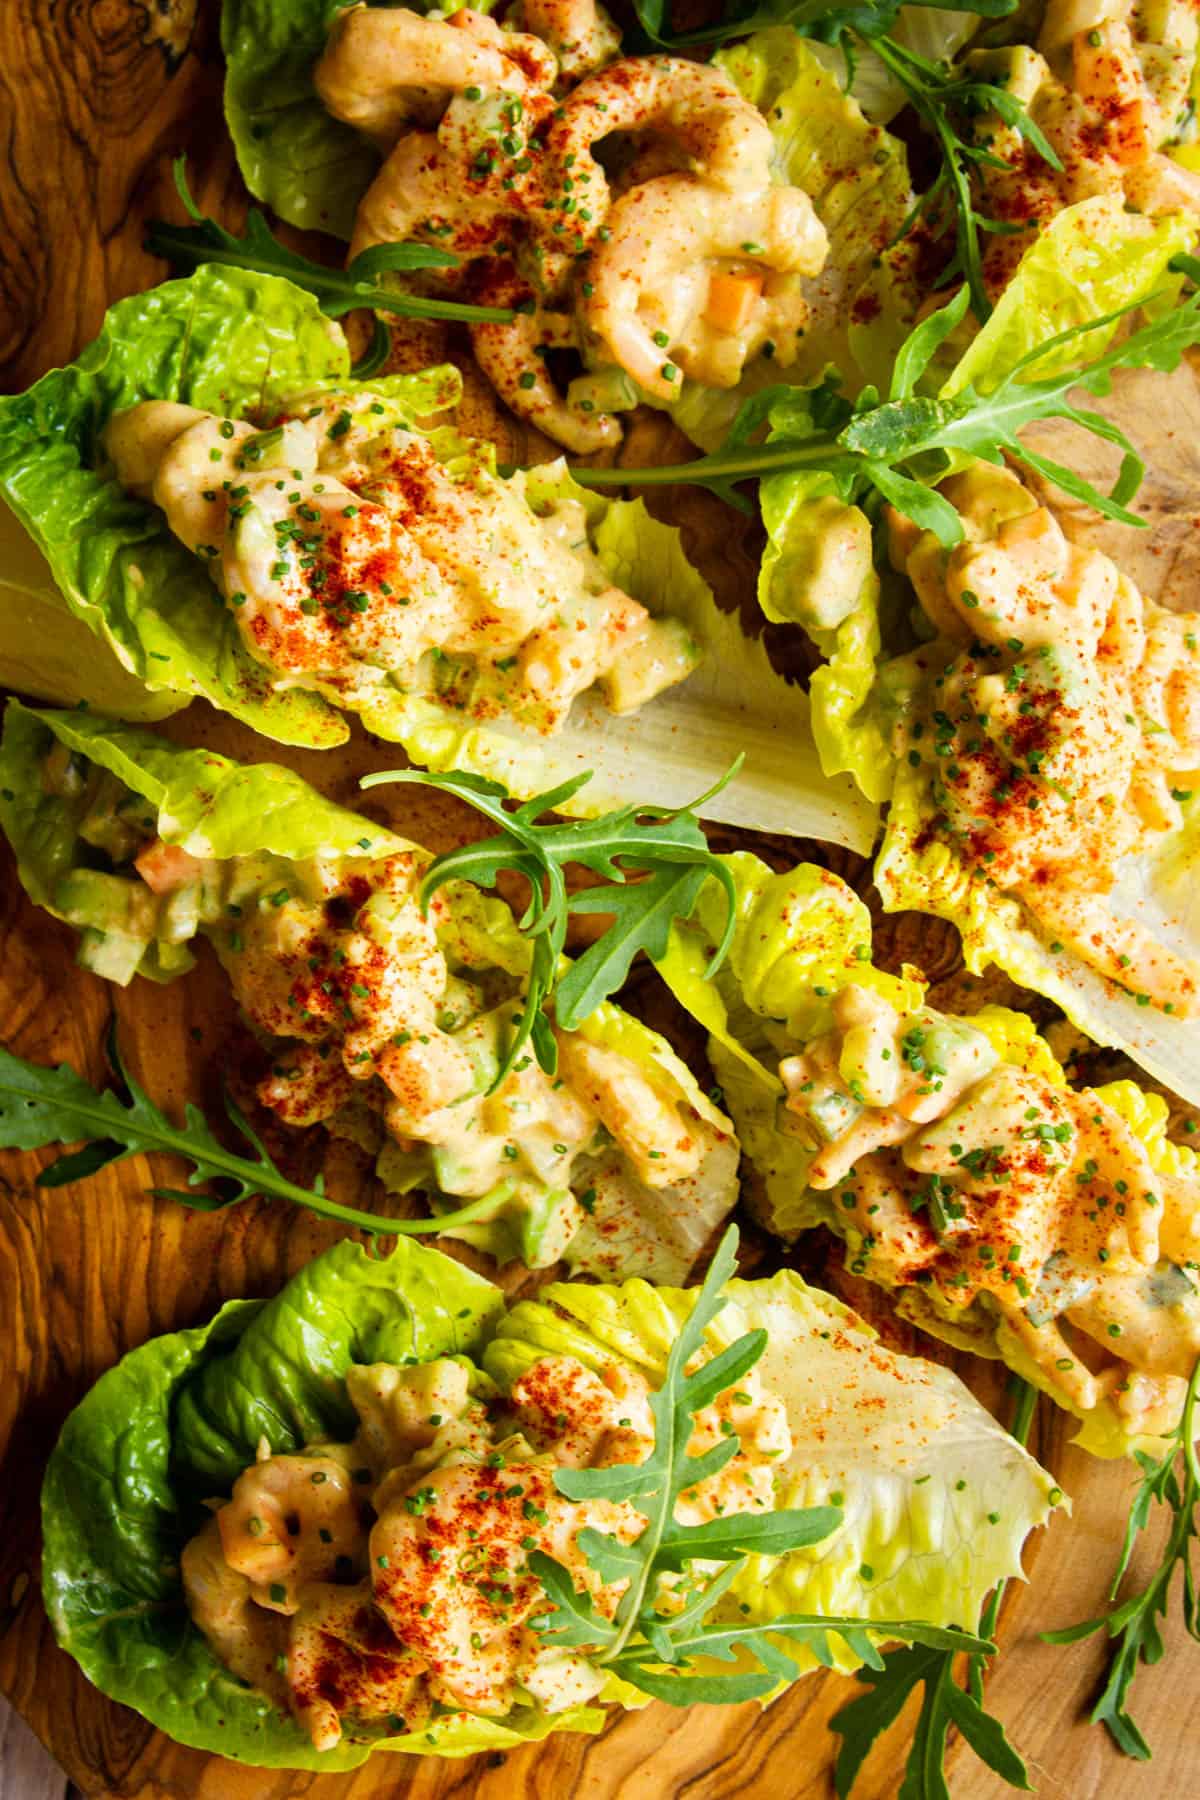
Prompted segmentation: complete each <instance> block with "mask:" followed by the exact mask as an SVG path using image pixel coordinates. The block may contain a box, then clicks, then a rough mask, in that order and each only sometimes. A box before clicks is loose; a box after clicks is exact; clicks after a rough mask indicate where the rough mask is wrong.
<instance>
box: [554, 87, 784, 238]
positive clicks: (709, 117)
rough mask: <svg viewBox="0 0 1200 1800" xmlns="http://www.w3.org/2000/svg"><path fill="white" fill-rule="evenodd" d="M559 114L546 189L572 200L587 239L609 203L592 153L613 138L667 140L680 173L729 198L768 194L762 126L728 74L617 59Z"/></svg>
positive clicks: (767, 144) (767, 138) (766, 133)
mask: <svg viewBox="0 0 1200 1800" xmlns="http://www.w3.org/2000/svg"><path fill="white" fill-rule="evenodd" d="M560 112H561V117H559V118H557V119H556V122H555V123H554V125H553V126H552V127H551V130H550V131H549V133H548V134H547V138H546V171H547V175H546V180H547V188H548V190H549V193H550V195H551V197H552V198H554V199H557V196H558V194H559V192H563V193H565V194H566V195H567V196H568V198H574V200H575V206H574V207H573V208H572V209H571V210H572V211H573V212H574V215H575V220H576V221H579V227H578V228H579V229H580V230H581V232H582V235H583V236H584V237H585V238H586V239H590V238H592V237H594V236H595V234H596V233H597V231H598V230H599V229H600V227H601V225H602V224H603V223H604V221H605V215H606V213H607V211H608V202H609V189H608V178H607V176H606V175H605V173H604V170H603V169H602V168H601V166H600V164H599V162H598V161H597V160H596V158H595V156H594V155H593V153H592V146H593V144H595V143H596V142H597V141H598V140H599V139H601V138H605V137H608V136H610V135H611V134H612V133H613V132H639V133H640V132H651V133H654V134H656V135H660V134H661V135H663V136H665V137H666V138H667V139H668V141H670V142H672V143H673V144H675V145H677V146H678V150H679V153H680V156H681V159H682V166H683V167H685V168H689V169H691V170H692V171H693V172H695V173H698V174H702V175H703V176H704V178H705V179H706V180H707V181H709V182H711V183H712V184H713V185H714V186H716V187H719V188H724V189H725V190H726V191H727V192H729V193H743V192H746V191H747V190H749V191H754V190H756V189H759V188H765V187H766V186H767V185H768V183H769V182H770V179H771V151H772V140H771V133H770V129H769V127H768V125H767V122H766V120H765V119H764V118H763V116H762V114H761V113H760V112H759V111H758V108H757V107H755V106H753V105H751V103H750V101H748V100H746V99H745V98H743V96H742V95H741V94H740V93H739V92H738V90H737V88H736V87H735V86H734V84H733V82H732V81H731V80H730V79H729V77H728V76H727V75H725V74H723V73H722V72H721V71H720V70H719V69H714V68H712V67H711V66H709V65H708V64H705V63H693V62H685V61H684V60H683V59H682V58H681V57H677V56H626V57H622V59H621V61H620V62H615V63H613V64H612V65H611V66H610V67H609V68H607V69H604V70H603V71H602V72H601V73H600V74H598V75H591V76H589V77H588V79H587V80H586V81H583V82H581V83H580V85H579V86H578V87H577V88H576V89H575V90H574V92H573V93H571V94H569V95H568V96H567V98H566V100H565V101H564V102H563V104H562V107H561V108H560ZM580 209H582V212H581V210H580ZM587 213H590V214H591V217H590V218H587V217H586V216H585V215H586V214H587ZM552 222H553V221H552ZM573 223H574V221H573Z"/></svg>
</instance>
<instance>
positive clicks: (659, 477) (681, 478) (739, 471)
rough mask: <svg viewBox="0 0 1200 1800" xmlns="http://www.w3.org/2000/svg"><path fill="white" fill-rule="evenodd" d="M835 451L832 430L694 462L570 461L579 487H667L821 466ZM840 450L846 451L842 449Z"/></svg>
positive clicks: (835, 441)
mask: <svg viewBox="0 0 1200 1800" xmlns="http://www.w3.org/2000/svg"><path fill="white" fill-rule="evenodd" d="M831 453H833V454H838V453H839V447H838V442H837V438H836V437H835V436H834V434H833V433H832V432H826V431H823V432H814V433H813V435H812V437H811V438H806V439H805V441H804V444H803V446H802V447H798V446H792V447H791V448H788V449H778V450H772V449H771V447H770V445H769V444H764V445H763V446H762V447H761V448H759V449H755V448H750V449H747V450H739V451H733V452H726V453H724V454H722V452H721V451H715V452H714V453H713V454H711V455H709V456H698V457H697V458H696V459H695V461H694V462H687V463H668V464H664V465H663V466H662V467H659V468H653V469H619V468H612V469H585V468H580V467H579V466H578V465H577V464H574V463H572V465H571V477H572V479H573V480H574V481H577V482H578V483H579V485H580V487H595V488H603V487H667V486H670V485H671V483H673V482H677V481H678V482H697V481H699V482H706V481H711V480H714V479H715V480H720V481H743V480H749V479H752V478H760V477H762V476H764V475H784V474H790V473H791V471H792V470H793V469H803V468H808V467H810V466H811V467H815V468H822V467H824V466H825V464H826V463H827V462H828V460H829V456H830V454H831ZM841 454H845V453H844V452H841Z"/></svg>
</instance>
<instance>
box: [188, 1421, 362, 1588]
mask: <svg viewBox="0 0 1200 1800" xmlns="http://www.w3.org/2000/svg"><path fill="white" fill-rule="evenodd" d="M360 1492H361V1489H360V1488H359V1486H358V1484H357V1483H356V1482H355V1480H354V1476H353V1475H352V1473H351V1471H350V1470H349V1469H348V1468H347V1467H346V1464H345V1463H344V1462H341V1461H338V1460H337V1459H336V1458H335V1457H333V1456H321V1455H315V1454H311V1453H310V1454H305V1455H303V1456H271V1455H270V1454H268V1455H267V1456H265V1457H264V1458H263V1459H262V1461H261V1462H257V1463H255V1464H254V1465H253V1466H252V1467H251V1468H249V1469H246V1470H244V1471H243V1473H242V1474H241V1475H239V1476H238V1478H237V1480H236V1481H235V1482H234V1484H233V1495H232V1497H231V1499H229V1500H228V1501H227V1502H226V1504H225V1505H224V1506H223V1507H221V1509H220V1511H219V1512H218V1513H217V1521H216V1522H217V1530H218V1532H219V1533H220V1539H221V1548H222V1551H223V1553H224V1557H225V1561H226V1562H227V1563H228V1565H229V1567H230V1568H231V1569H233V1570H235V1571H236V1572H237V1573H238V1574H239V1575H244V1576H245V1578H246V1580H247V1581H248V1582H249V1583H250V1586H251V1589H252V1591H253V1597H254V1599H255V1600H256V1601H257V1602H258V1604H259V1605H260V1606H265V1607H268V1608H269V1609H271V1610H272V1611H274V1612H281V1613H285V1614H291V1613H294V1612H295V1611H296V1608H297V1605H298V1604H299V1602H298V1600H297V1597H296V1593H297V1589H298V1588H300V1587H301V1586H303V1584H304V1583H305V1582H308V1581H322V1580H328V1579H329V1578H330V1577H331V1576H332V1574H333V1571H334V1568H335V1566H336V1564H337V1561H338V1558H339V1557H342V1558H345V1557H349V1558H351V1559H353V1558H355V1557H356V1556H357V1555H358V1554H359V1553H360V1551H361V1550H362V1547H363V1541H364V1524H363V1514H362V1506H361V1502H360V1500H359V1493H360Z"/></svg>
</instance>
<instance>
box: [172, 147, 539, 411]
mask: <svg viewBox="0 0 1200 1800" xmlns="http://www.w3.org/2000/svg"><path fill="white" fill-rule="evenodd" d="M174 173H175V186H176V189H177V190H178V193H179V197H180V199H181V200H182V201H183V204H184V206H185V207H186V208H187V211H188V214H189V216H190V217H191V218H192V219H194V220H195V224H194V225H171V224H168V223H167V221H166V220H164V219H154V220H152V221H151V223H150V225H149V226H148V227H147V231H146V248H147V250H149V251H150V252H151V253H152V254H153V255H155V256H162V257H165V258H166V260H167V261H168V262H169V263H172V264H174V266H175V267H177V268H197V267H198V266H199V265H200V264H201V263H224V264H226V265H227V266H230V267H232V268H235V269H253V270H255V271H256V272H257V273H258V274H261V275H281V276H283V277H284V279H285V280H287V281H290V282H292V283H293V284H294V285H295V286H296V287H299V288H303V289H304V291H305V292H306V293H309V294H312V295H313V297H314V299H316V300H317V302H318V303H319V305H320V308H321V311H322V312H323V313H325V314H326V315H327V316H328V317H329V318H331V319H340V318H342V317H344V315H345V314H346V313H348V312H353V311H354V310H355V309H356V308H357V307H369V308H371V310H372V311H373V312H375V313H376V314H378V313H381V312H383V313H399V314H400V315H402V316H403V317H404V318H406V319H460V320H464V321H466V323H468V324H479V323H480V322H481V321H489V322H491V323H492V324H496V325H507V324H510V323H511V321H512V320H513V319H514V318H515V316H516V315H515V314H514V313H513V312H512V311H511V310H510V309H509V308H507V307H503V306H468V305H467V304H466V303H465V302H463V301H459V300H443V299H439V298H430V297H428V296H426V295H422V294H406V293H403V292H402V291H399V290H398V289H396V288H394V287H389V286H388V285H387V283H386V282H383V281H381V280H380V276H382V275H389V274H404V275H408V274H413V273H414V272H415V271H417V270H418V269H456V268H457V267H458V258H457V256H452V255H451V253H450V252H449V251H448V250H440V249H438V248H437V247H436V246H435V245H433V244H417V243H404V244H373V245H372V246H371V248H370V249H368V250H363V251H361V252H360V253H359V255H357V256H356V257H355V258H354V260H353V262H352V263H350V264H349V266H348V267H347V268H345V269H330V268H327V267H326V266H325V264H324V263H317V262H313V261H312V260H311V259H310V258H309V257H307V256H301V254H300V253H299V251H297V250H289V249H288V248H287V246H286V245H285V244H281V243H280V241H279V239H278V238H277V237H276V236H275V234H274V232H273V231H272V230H271V228H270V226H269V225H268V224H267V221H266V219H265V218H264V217H263V215H262V213H260V212H259V210H258V208H257V207H251V209H250V211H249V213H248V214H247V215H246V232H245V236H244V237H240V238H239V237H235V236H234V234H233V233H232V232H231V231H226V230H225V228H224V226H223V225H218V224H217V222H216V220H215V219H210V218H208V217H207V216H206V215H205V214H204V213H202V212H201V211H200V209H199V207H198V206H197V205H196V202H195V201H194V200H193V199H192V196H191V192H190V191H189V188H188V184H187V158H186V157H183V156H180V157H177V158H176V160H175V163H174ZM389 342H390V340H389V338H388V331H387V326H386V325H385V324H384V322H383V321H382V319H379V318H376V320H375V329H374V335H373V337H372V341H371V344H370V346H369V348H368V350H367V352H366V354H365V355H364V356H363V357H361V358H360V359H359V361H358V362H357V363H356V364H355V365H354V369H353V371H352V373H353V374H354V375H355V376H356V377H358V378H359V379H361V378H363V377H364V376H367V375H373V374H375V373H376V371H377V370H378V369H379V368H380V367H382V364H383V362H384V360H385V359H386V356H387V353H388V348H389Z"/></svg>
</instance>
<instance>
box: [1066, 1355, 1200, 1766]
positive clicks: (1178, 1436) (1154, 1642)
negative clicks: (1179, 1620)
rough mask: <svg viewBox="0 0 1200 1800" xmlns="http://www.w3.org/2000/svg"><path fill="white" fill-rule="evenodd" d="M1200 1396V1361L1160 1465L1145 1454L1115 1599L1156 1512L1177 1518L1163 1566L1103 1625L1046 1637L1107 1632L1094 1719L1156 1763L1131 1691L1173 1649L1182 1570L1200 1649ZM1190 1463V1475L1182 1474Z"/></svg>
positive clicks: (1129, 1751)
mask: <svg viewBox="0 0 1200 1800" xmlns="http://www.w3.org/2000/svg"><path fill="white" fill-rule="evenodd" d="M1198 1394H1200V1361H1197V1363H1196V1367H1195V1368H1194V1369H1193V1370H1192V1377H1191V1380H1190V1381H1189V1382H1188V1387H1187V1398H1186V1400H1185V1401H1184V1407H1183V1416H1182V1418H1181V1419H1180V1421H1179V1424H1178V1426H1177V1427H1176V1429H1175V1431H1174V1432H1173V1433H1172V1434H1171V1439H1170V1442H1169V1444H1168V1446H1167V1449H1166V1450H1165V1451H1164V1453H1163V1455H1162V1456H1161V1457H1160V1458H1158V1460H1157V1461H1156V1460H1155V1459H1154V1457H1152V1456H1147V1455H1146V1454H1145V1452H1144V1451H1141V1450H1139V1451H1136V1452H1135V1455H1136V1457H1137V1461H1138V1464H1139V1466H1140V1468H1141V1471H1142V1479H1141V1482H1140V1484H1139V1486H1138V1490H1137V1493H1136V1494H1135V1495H1134V1499H1133V1505H1132V1506H1131V1507H1130V1509H1129V1518H1128V1520H1127V1521H1126V1525H1125V1537H1124V1541H1123V1543H1122V1545H1121V1554H1120V1556H1119V1557H1118V1558H1117V1566H1116V1570H1115V1571H1114V1574H1113V1578H1112V1585H1111V1587H1110V1588H1109V1599H1110V1600H1114V1601H1115V1600H1116V1597H1117V1592H1118V1590H1119V1588H1120V1586H1121V1583H1122V1581H1123V1580H1124V1579H1125V1575H1126V1572H1127V1571H1128V1568H1129V1563H1130V1558H1131V1557H1132V1555H1133V1547H1134V1544H1135V1543H1136V1542H1137V1538H1138V1534H1139V1532H1142V1531H1144V1530H1145V1529H1146V1526H1147V1525H1148V1523H1149V1521H1150V1508H1151V1506H1153V1505H1158V1506H1169V1507H1170V1509H1171V1511H1172V1513H1173V1515H1174V1518H1173V1521H1172V1525H1171V1531H1170V1535H1169V1536H1168V1538H1167V1545H1166V1549H1165V1550H1164V1551H1163V1556H1162V1561H1161V1562H1160V1563H1159V1566H1158V1568H1157V1569H1156V1570H1155V1572H1154V1574H1153V1575H1152V1576H1151V1578H1150V1580H1149V1581H1148V1582H1147V1584H1146V1586H1145V1587H1144V1588H1140V1589H1139V1590H1138V1591H1137V1593H1134V1594H1131V1595H1130V1596H1129V1598H1128V1599H1126V1600H1123V1601H1122V1602H1121V1603H1120V1605H1119V1606H1113V1608H1112V1609H1111V1611H1109V1612H1107V1613H1104V1614H1103V1615H1102V1616H1101V1617H1100V1618H1098V1619H1086V1620H1084V1622H1083V1623H1082V1624H1081V1625H1070V1626H1068V1627H1067V1629H1066V1630H1065V1631H1046V1632H1043V1633H1042V1641H1043V1642H1044V1643H1047V1644H1074V1643H1076V1642H1078V1640H1079V1639H1080V1638H1085V1637H1090V1636H1091V1635H1092V1633H1093V1632H1097V1631H1107V1633H1108V1635H1109V1637H1110V1638H1112V1640H1113V1644H1114V1648H1113V1650H1112V1653H1111V1655H1110V1657H1109V1663H1108V1670H1107V1673H1106V1676H1105V1680H1104V1685H1103V1687H1102V1688H1101V1691H1100V1696H1099V1698H1098V1699H1097V1701H1096V1704H1095V1706H1094V1707H1093V1708H1092V1711H1091V1713H1090V1715H1089V1716H1090V1718H1091V1722H1092V1724H1093V1725H1104V1726H1105V1727H1106V1728H1107V1730H1108V1732H1109V1735H1110V1736H1111V1737H1112V1739H1113V1741H1114V1743H1115V1744H1116V1746H1117V1748H1118V1749H1119V1750H1123V1751H1124V1753H1125V1755H1126V1756H1132V1757H1135V1758H1136V1759H1137V1761H1139V1762H1148V1761H1149V1760H1150V1756H1151V1750H1150V1746H1149V1744H1148V1743H1147V1742H1146V1740H1145V1738H1144V1737H1143V1736H1142V1733H1141V1731H1140V1730H1139V1729H1138V1727H1137V1725H1136V1724H1135V1723H1134V1721H1133V1719H1132V1718H1131V1717H1130V1714H1129V1707H1128V1702H1129V1690H1130V1688H1131V1687H1132V1685H1133V1678H1134V1676H1135V1675H1136V1674H1137V1672H1138V1667H1139V1665H1140V1664H1141V1663H1145V1664H1146V1666H1147V1667H1151V1666H1152V1665H1153V1664H1154V1663H1156V1662H1161V1660H1162V1657H1163V1654H1164V1651H1165V1646H1164V1644H1163V1639H1162V1632H1161V1630H1160V1628H1159V1623H1158V1622H1159V1620H1160V1619H1165V1618H1166V1616H1167V1608H1168V1605H1169V1603H1170V1598H1171V1583H1172V1581H1173V1580H1174V1577H1175V1571H1176V1568H1177V1567H1180V1566H1182V1569H1183V1622H1184V1626H1185V1627H1186V1629H1187V1632H1188V1634H1189V1636H1191V1637H1193V1638H1195V1639H1196V1640H1197V1642H1200V1614H1198V1612H1197V1605H1196V1576H1195V1572H1194V1570H1193V1568H1192V1543H1193V1540H1194V1539H1195V1538H1196V1536H1197V1529H1196V1521H1195V1511H1196V1505H1197V1502H1200V1459H1198V1458H1197V1455H1196V1444H1195V1435H1196V1425H1195V1413H1196V1404H1197V1396H1198ZM1180 1455H1182V1457H1183V1476H1182V1480H1180V1477H1179V1474H1178V1473H1177V1471H1176V1466H1175V1465H1176V1462H1177V1460H1178V1458H1179V1456H1180Z"/></svg>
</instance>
